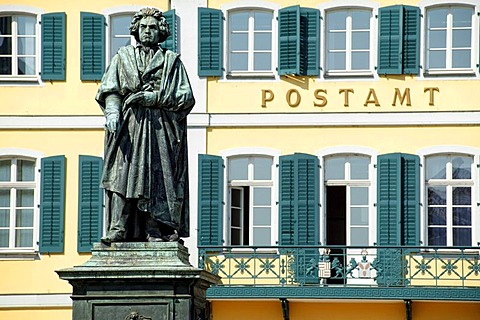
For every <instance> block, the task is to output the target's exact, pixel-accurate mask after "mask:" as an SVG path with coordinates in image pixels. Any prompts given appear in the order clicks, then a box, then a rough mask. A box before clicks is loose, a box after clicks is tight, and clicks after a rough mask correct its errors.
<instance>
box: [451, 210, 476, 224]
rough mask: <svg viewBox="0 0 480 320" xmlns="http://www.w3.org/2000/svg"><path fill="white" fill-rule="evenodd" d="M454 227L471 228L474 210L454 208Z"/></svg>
mask: <svg viewBox="0 0 480 320" xmlns="http://www.w3.org/2000/svg"><path fill="white" fill-rule="evenodd" d="M453 225H454V226H471V225H472V210H471V208H453Z"/></svg>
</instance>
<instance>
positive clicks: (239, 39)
mask: <svg viewBox="0 0 480 320" xmlns="http://www.w3.org/2000/svg"><path fill="white" fill-rule="evenodd" d="M272 26H273V12H271V11H261V10H248V11H233V12H230V13H229V15H228V30H229V31H228V32H229V33H228V37H229V41H228V61H229V67H228V70H229V73H230V74H235V73H237V74H238V73H242V72H255V73H258V72H259V73H262V72H263V73H264V72H268V73H271V72H272V70H273V59H272V46H273V45H272V30H273V29H272Z"/></svg>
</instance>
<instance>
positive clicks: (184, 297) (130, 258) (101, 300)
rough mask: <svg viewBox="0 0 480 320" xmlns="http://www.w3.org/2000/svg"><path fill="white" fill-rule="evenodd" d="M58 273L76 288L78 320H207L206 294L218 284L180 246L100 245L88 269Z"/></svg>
mask: <svg viewBox="0 0 480 320" xmlns="http://www.w3.org/2000/svg"><path fill="white" fill-rule="evenodd" d="M56 272H57V273H58V275H59V276H60V278H61V279H64V280H68V281H69V282H70V284H71V285H72V286H73V295H72V300H73V320H149V319H150V320H167V319H168V320H173V319H177V320H186V319H192V320H200V319H208V318H209V314H208V313H209V311H208V309H209V308H207V301H206V298H205V294H206V290H207V288H208V287H209V286H210V285H212V284H215V283H218V282H219V278H218V277H217V276H215V275H212V274H211V273H209V272H207V271H204V270H201V269H198V268H195V267H193V266H192V265H190V263H189V262H188V250H187V249H186V248H185V247H184V246H183V245H182V244H180V243H177V242H157V243H144V242H136V243H135V242H128V243H112V245H111V246H105V245H103V244H100V243H99V244H95V245H94V247H93V249H92V257H91V258H90V260H88V261H87V262H86V263H84V264H82V265H80V266H76V267H73V268H69V269H62V270H58V271H56Z"/></svg>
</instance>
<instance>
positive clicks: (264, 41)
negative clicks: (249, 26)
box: [254, 32, 272, 50]
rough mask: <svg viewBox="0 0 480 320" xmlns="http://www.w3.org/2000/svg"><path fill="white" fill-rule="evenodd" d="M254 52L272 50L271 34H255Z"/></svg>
mask: <svg viewBox="0 0 480 320" xmlns="http://www.w3.org/2000/svg"><path fill="white" fill-rule="evenodd" d="M254 50H272V34H271V33H258V32H257V33H255V38H254Z"/></svg>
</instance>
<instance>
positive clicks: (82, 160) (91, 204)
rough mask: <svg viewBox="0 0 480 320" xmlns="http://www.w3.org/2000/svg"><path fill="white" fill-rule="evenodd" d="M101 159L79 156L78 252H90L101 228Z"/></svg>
mask: <svg viewBox="0 0 480 320" xmlns="http://www.w3.org/2000/svg"><path fill="white" fill-rule="evenodd" d="M102 166H103V160H102V158H100V157H92V156H83V155H81V156H80V157H79V175H78V180H79V185H78V243H77V249H78V252H90V251H91V248H92V245H93V243H94V242H98V241H100V238H101V236H102V230H103V189H101V188H100V182H101V178H102Z"/></svg>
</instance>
